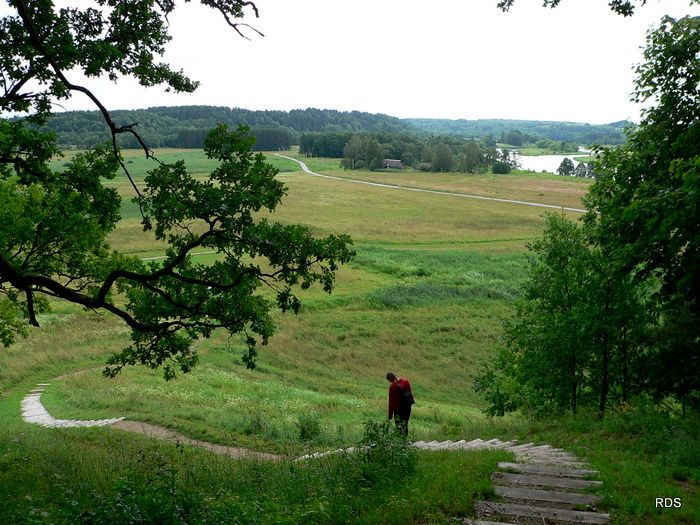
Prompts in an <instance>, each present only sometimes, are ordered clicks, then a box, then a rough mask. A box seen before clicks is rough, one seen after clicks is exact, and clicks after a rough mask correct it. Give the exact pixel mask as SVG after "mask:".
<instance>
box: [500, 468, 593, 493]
mask: <svg viewBox="0 0 700 525" xmlns="http://www.w3.org/2000/svg"><path fill="white" fill-rule="evenodd" d="M491 480H492V481H493V482H494V483H499V484H502V483H505V484H508V485H521V486H526V487H551V488H554V489H586V488H589V487H598V486H600V485H602V483H601V482H600V481H593V480H587V479H574V478H558V477H555V476H541V475H538V474H509V473H507V472H494V473H493V474H491Z"/></svg>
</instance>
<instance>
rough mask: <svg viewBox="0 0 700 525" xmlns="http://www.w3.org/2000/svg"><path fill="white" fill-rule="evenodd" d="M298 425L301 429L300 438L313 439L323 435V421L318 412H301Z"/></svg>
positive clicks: (304, 439)
mask: <svg viewBox="0 0 700 525" xmlns="http://www.w3.org/2000/svg"><path fill="white" fill-rule="evenodd" d="M296 425H297V428H298V429H299V439H301V440H302V441H313V440H314V439H316V438H318V436H320V435H321V421H320V420H319V418H318V414H315V413H313V412H310V413H304V414H301V415H300V416H299V419H298V420H297V422H296Z"/></svg>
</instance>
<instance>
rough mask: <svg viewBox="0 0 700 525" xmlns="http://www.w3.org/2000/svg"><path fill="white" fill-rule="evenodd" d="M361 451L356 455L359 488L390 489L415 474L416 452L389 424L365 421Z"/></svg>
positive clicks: (387, 422) (386, 422) (388, 422)
mask: <svg viewBox="0 0 700 525" xmlns="http://www.w3.org/2000/svg"><path fill="white" fill-rule="evenodd" d="M361 450H362V453H361V454H357V455H356V461H357V462H358V465H357V466H358V470H359V478H358V482H359V483H360V485H363V486H370V487H371V486H375V485H380V486H390V485H392V484H394V483H396V480H397V479H405V478H407V477H409V476H411V475H412V474H414V473H415V471H416V460H417V451H416V449H414V448H413V447H412V446H411V445H410V444H409V443H408V441H407V440H406V437H405V436H404V435H403V434H402V433H400V432H398V431H397V430H396V429H395V428H394V426H393V425H392V424H391V422H390V421H382V422H381V423H380V422H377V421H367V422H365V432H364V437H363V439H362V449H361Z"/></svg>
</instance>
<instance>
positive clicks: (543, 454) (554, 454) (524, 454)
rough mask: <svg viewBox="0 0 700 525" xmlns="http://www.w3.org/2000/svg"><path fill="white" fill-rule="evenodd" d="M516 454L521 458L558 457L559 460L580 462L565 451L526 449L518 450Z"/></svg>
mask: <svg viewBox="0 0 700 525" xmlns="http://www.w3.org/2000/svg"><path fill="white" fill-rule="evenodd" d="M517 455H518V456H520V457H521V458H532V459H559V460H561V461H571V462H580V461H581V459H580V458H578V457H576V456H574V455H573V454H568V453H566V452H563V453H562V452H539V451H538V452H531V451H529V450H526V451H525V452H518V453H517Z"/></svg>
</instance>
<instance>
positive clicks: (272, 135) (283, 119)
mask: <svg viewBox="0 0 700 525" xmlns="http://www.w3.org/2000/svg"><path fill="white" fill-rule="evenodd" d="M112 116H113V118H114V120H115V122H116V124H117V125H119V126H122V125H129V124H134V123H136V124H137V126H136V127H135V129H136V131H137V132H138V133H139V135H140V136H141V137H142V138H143V139H144V142H145V143H146V144H148V146H149V147H151V148H164V147H171V148H201V147H202V146H203V144H204V137H205V136H206V134H207V132H208V131H209V130H210V129H213V128H215V127H216V126H217V125H218V124H220V123H224V124H228V125H229V126H231V127H234V128H235V127H236V126H238V125H240V124H245V125H247V126H249V127H250V128H251V130H252V132H253V135H254V136H255V137H256V145H255V149H257V150H276V149H288V148H289V147H290V146H291V145H292V144H298V142H299V134H300V133H303V132H308V131H377V132H379V131H381V132H402V133H407V132H408V133H410V132H413V133H418V132H419V131H418V130H417V129H416V128H414V127H413V126H411V125H410V124H407V123H406V122H404V121H402V120H400V119H398V118H395V117H390V116H388V115H382V114H372V113H364V112H360V111H350V112H341V111H335V110H328V109H323V110H321V109H313V108H309V109H303V110H292V111H252V110H248V109H241V108H227V107H220V106H174V107H154V108H149V109H137V110H129V111H126V110H122V111H114V112H112ZM45 130H50V131H54V132H55V133H56V134H57V135H58V141H59V144H61V145H63V146H68V147H76V148H81V149H82V148H87V147H90V146H94V145H95V144H98V143H100V142H104V141H106V140H109V139H110V136H109V132H108V131H107V130H106V128H105V125H104V120H103V119H102V115H100V113H99V112H97V111H67V112H64V113H57V114H55V115H54V116H52V118H51V120H50V121H49V122H48V124H47V125H46V126H45ZM120 141H121V142H120V143H121V145H122V147H125V148H137V147H138V143H137V142H136V139H135V138H134V137H131V136H122V137H120Z"/></svg>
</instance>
